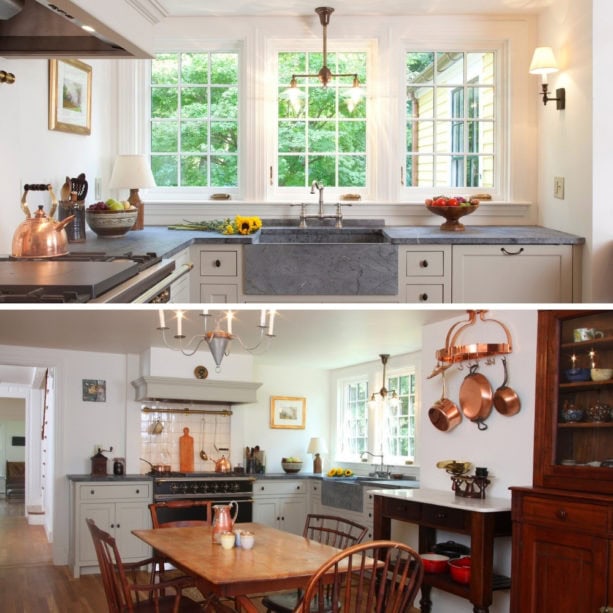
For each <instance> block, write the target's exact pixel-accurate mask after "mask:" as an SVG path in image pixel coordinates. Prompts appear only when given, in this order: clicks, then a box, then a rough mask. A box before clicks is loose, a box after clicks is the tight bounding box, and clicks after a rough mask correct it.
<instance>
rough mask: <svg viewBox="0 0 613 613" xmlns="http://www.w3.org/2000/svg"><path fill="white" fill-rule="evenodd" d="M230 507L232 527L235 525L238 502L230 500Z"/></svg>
mask: <svg viewBox="0 0 613 613" xmlns="http://www.w3.org/2000/svg"><path fill="white" fill-rule="evenodd" d="M229 506H230V507H234V514H232V511H230V516H231V517H232V526H234V524H235V523H236V517H237V515H238V502H236V500H231V501H230V504H229Z"/></svg>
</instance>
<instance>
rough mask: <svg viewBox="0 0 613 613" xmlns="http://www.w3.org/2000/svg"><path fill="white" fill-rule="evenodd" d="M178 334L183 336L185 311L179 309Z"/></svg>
mask: <svg viewBox="0 0 613 613" xmlns="http://www.w3.org/2000/svg"><path fill="white" fill-rule="evenodd" d="M177 336H183V311H177Z"/></svg>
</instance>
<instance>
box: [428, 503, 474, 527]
mask: <svg viewBox="0 0 613 613" xmlns="http://www.w3.org/2000/svg"><path fill="white" fill-rule="evenodd" d="M421 521H422V523H424V524H430V525H431V526H436V527H439V528H455V529H457V530H470V514H469V513H466V512H465V511H462V510H461V509H453V508H450V507H439V506H437V505H434V504H425V505H424V508H423V511H422V515H421Z"/></svg>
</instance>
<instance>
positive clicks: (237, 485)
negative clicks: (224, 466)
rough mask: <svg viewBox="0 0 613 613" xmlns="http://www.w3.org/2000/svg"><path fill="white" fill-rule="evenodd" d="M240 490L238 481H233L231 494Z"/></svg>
mask: <svg viewBox="0 0 613 613" xmlns="http://www.w3.org/2000/svg"><path fill="white" fill-rule="evenodd" d="M240 489H241V486H240V483H239V482H238V481H235V482H234V483H233V484H232V491H233V492H238V491H239V490H240Z"/></svg>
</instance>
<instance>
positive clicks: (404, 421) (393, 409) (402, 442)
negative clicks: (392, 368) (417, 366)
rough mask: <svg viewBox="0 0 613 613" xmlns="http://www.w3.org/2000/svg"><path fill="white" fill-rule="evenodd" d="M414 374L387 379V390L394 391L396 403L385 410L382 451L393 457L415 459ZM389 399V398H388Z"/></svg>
mask: <svg viewBox="0 0 613 613" xmlns="http://www.w3.org/2000/svg"><path fill="white" fill-rule="evenodd" d="M415 385H416V381H415V373H414V372H411V373H410V374H406V375H397V376H394V377H388V380H387V386H386V387H387V389H388V390H390V394H391V391H392V390H393V391H395V392H396V394H397V395H398V403H397V405H395V403H389V402H388V403H387V406H386V408H385V418H384V423H383V427H384V432H383V433H382V440H383V441H384V451H385V453H386V454H389V455H390V456H394V457H405V458H406V457H409V458H414V457H415ZM388 398H389V396H388Z"/></svg>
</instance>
